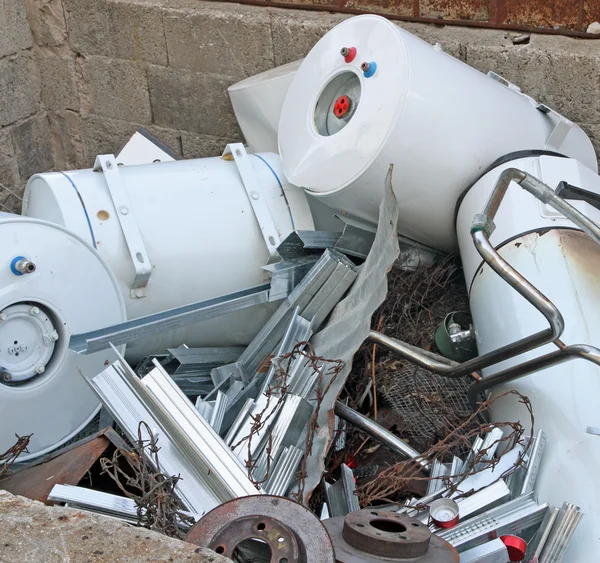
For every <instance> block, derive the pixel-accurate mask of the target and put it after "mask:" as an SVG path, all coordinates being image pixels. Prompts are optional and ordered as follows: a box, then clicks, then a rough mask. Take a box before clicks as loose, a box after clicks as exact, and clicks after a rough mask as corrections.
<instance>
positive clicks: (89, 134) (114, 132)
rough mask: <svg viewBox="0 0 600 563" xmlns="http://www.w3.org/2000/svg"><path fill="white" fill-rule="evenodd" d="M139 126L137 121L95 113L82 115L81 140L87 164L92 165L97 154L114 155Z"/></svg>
mask: <svg viewBox="0 0 600 563" xmlns="http://www.w3.org/2000/svg"><path fill="white" fill-rule="evenodd" d="M139 126H140V124H139V123H131V122H127V121H120V120H118V119H109V118H107V117H100V116H97V115H89V116H87V117H84V118H83V142H84V148H85V158H86V161H87V166H93V165H94V161H95V160H96V156H98V155H99V154H114V155H116V154H117V153H118V152H119V151H120V150H121V148H122V147H123V145H124V144H125V143H126V142H127V140H128V139H129V137H131V135H133V134H134V133H135V132H136V131H137V128H138V127H139Z"/></svg>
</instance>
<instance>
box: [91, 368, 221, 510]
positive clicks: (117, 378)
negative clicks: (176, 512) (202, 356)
mask: <svg viewBox="0 0 600 563" xmlns="http://www.w3.org/2000/svg"><path fill="white" fill-rule="evenodd" d="M86 380H87V381H88V383H89V384H90V386H91V388H92V389H93V391H94V392H95V393H96V395H97V396H98V398H99V399H100V401H101V402H102V404H103V405H104V407H105V408H106V410H107V411H108V412H109V413H110V415H111V416H112V418H113V419H114V420H115V421H116V422H117V424H118V425H119V427H120V428H121V430H122V431H123V432H124V433H125V434H126V435H127V437H128V438H129V440H130V441H131V442H132V443H135V442H136V441H137V440H138V427H139V424H140V423H141V422H145V423H146V424H148V426H149V427H150V428H151V429H152V432H153V433H154V436H155V438H156V439H158V442H159V444H160V464H161V470H162V471H163V472H164V473H166V474H168V475H179V476H181V480H180V481H179V482H178V483H177V486H176V488H175V493H176V494H177V496H178V497H179V499H180V500H181V502H182V503H183V505H184V507H185V508H187V509H188V510H190V511H192V512H195V513H198V514H204V513H205V512H206V511H207V510H210V509H211V508H212V507H213V505H215V506H216V504H218V503H219V499H218V498H216V497H214V496H213V495H212V493H211V492H210V490H209V489H208V487H207V486H206V484H205V482H204V475H206V471H207V470H208V467H201V466H198V467H197V466H195V465H194V462H193V461H192V460H191V459H190V457H189V456H186V455H184V454H183V452H182V451H181V447H180V445H179V443H177V442H175V441H174V440H173V438H172V436H171V435H170V434H169V432H168V430H166V429H165V428H163V427H162V425H161V424H160V423H159V420H158V417H157V416H156V415H155V409H154V402H153V401H151V400H150V399H149V398H148V393H147V391H146V389H145V387H144V386H143V385H142V383H141V381H140V380H139V379H138V378H137V376H136V375H135V373H134V372H133V371H132V370H131V368H130V367H129V365H128V364H127V362H125V361H124V360H123V359H122V358H119V360H117V361H116V362H115V363H113V364H112V365H110V366H108V367H107V368H106V369H105V370H103V371H102V372H100V373H99V374H98V375H97V376H95V377H93V378H91V379H88V378H86ZM148 461H149V462H150V463H151V464H152V462H153V460H152V458H151V457H150V456H148ZM202 469H204V470H205V473H204V475H202V474H201V473H202Z"/></svg>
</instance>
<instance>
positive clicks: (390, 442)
mask: <svg viewBox="0 0 600 563" xmlns="http://www.w3.org/2000/svg"><path fill="white" fill-rule="evenodd" d="M335 414H337V415H338V416H339V417H340V418H342V419H344V420H346V421H348V422H349V423H350V424H352V425H354V426H356V428H358V429H359V430H362V431H363V432H364V433H365V434H368V435H369V436H371V437H373V438H375V439H376V440H378V441H379V442H381V443H382V444H383V445H384V446H387V447H388V448H390V449H391V450H393V451H395V452H397V453H399V454H400V455H402V456H404V457H406V458H409V459H412V460H414V462H415V463H417V464H418V465H420V466H421V469H422V470H423V471H425V472H427V473H429V468H430V463H429V462H428V461H427V460H426V459H423V457H422V456H421V454H420V453H419V452H418V451H417V450H415V449H414V448H412V447H411V446H409V445H408V444H407V443H406V442H404V441H403V440H401V439H400V438H398V436H395V435H394V434H392V433H391V432H390V431H389V430H386V429H385V428H384V427H383V426H381V424H377V422H375V421H374V420H371V419H370V418H367V417H366V416H364V415H362V414H360V413H359V412H356V411H355V410H353V409H351V408H350V407H347V406H346V405H344V403H342V402H340V401H336V403H335Z"/></svg>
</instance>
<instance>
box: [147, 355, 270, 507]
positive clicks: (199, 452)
mask: <svg viewBox="0 0 600 563" xmlns="http://www.w3.org/2000/svg"><path fill="white" fill-rule="evenodd" d="M142 385H143V386H144V387H145V388H146V389H147V391H148V398H149V399H150V400H151V401H152V402H153V403H154V405H153V406H155V407H156V410H157V411H158V414H159V418H160V423H161V425H162V426H163V427H164V428H165V430H167V431H168V432H169V433H170V434H171V436H174V437H176V438H177V439H178V441H180V443H181V445H182V449H183V452H184V453H185V454H186V455H187V456H188V457H190V458H191V459H192V460H194V461H195V463H196V464H197V467H198V468H201V469H204V470H206V471H207V472H206V473H204V472H203V475H202V477H203V480H204V484H205V488H207V489H208V490H209V491H210V492H211V493H212V496H213V497H215V498H216V499H217V500H218V501H219V502H218V504H222V503H223V502H226V501H228V500H232V499H234V498H237V497H242V496H246V495H252V494H258V493H259V492H260V491H257V489H256V487H255V485H254V484H253V483H252V482H251V481H250V479H249V478H248V475H247V473H246V470H245V468H244V467H243V466H242V465H241V464H240V462H239V460H238V459H237V458H236V457H235V456H234V455H233V452H232V451H231V449H230V448H228V447H227V446H226V445H225V443H224V442H223V440H221V438H220V437H219V435H218V434H217V433H216V432H215V431H214V430H213V429H212V428H211V426H210V424H208V423H207V422H206V421H205V420H204V419H203V418H202V417H201V416H200V414H199V413H198V411H197V410H196V409H195V408H194V406H193V405H192V403H190V401H189V400H188V399H187V397H186V396H185V395H184V394H183V393H182V392H181V390H180V389H179V388H178V387H177V385H176V384H175V382H174V381H173V380H172V379H171V378H170V377H169V375H168V374H167V373H166V372H165V371H164V370H163V369H162V367H160V365H159V366H157V367H156V369H154V370H152V371H151V372H150V373H149V374H148V375H147V376H146V377H144V378H143V379H142ZM215 506H216V505H215ZM213 508H214V507H213Z"/></svg>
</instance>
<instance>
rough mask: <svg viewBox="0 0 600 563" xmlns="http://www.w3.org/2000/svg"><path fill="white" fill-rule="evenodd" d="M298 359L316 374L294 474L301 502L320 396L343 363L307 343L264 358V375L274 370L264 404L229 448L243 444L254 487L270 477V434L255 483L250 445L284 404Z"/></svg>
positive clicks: (320, 402) (332, 380) (325, 391)
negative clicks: (262, 469)
mask: <svg viewBox="0 0 600 563" xmlns="http://www.w3.org/2000/svg"><path fill="white" fill-rule="evenodd" d="M299 358H304V360H305V361H304V365H303V366H302V367H303V368H307V367H309V366H310V368H311V369H312V371H313V373H316V374H317V381H316V385H315V393H316V399H315V408H314V410H313V413H312V415H311V417H310V419H309V422H308V425H307V434H306V441H305V454H304V456H303V458H302V462H301V465H300V468H299V470H298V473H297V475H298V493H297V495H296V497H297V499H302V498H303V496H304V481H305V479H306V458H307V457H308V456H309V455H310V454H311V453H312V446H313V440H314V435H315V433H316V431H317V429H318V422H317V420H318V416H319V412H320V408H321V405H322V402H323V398H324V396H325V395H326V394H327V392H328V391H329V389H330V388H331V385H332V384H333V382H334V381H335V378H336V377H337V375H338V374H339V373H340V372H341V371H342V369H343V368H344V365H345V364H344V362H343V361H342V360H329V359H327V358H324V357H322V356H317V354H316V353H315V351H314V348H313V347H312V345H311V344H310V343H309V342H307V341H304V342H298V343H296V344H295V346H294V348H293V349H292V351H291V352H288V353H286V354H282V355H281V356H279V357H277V358H267V361H266V363H265V371H267V372H268V371H269V370H268V369H266V365H267V362H268V363H269V364H270V365H273V366H275V373H274V374H273V378H272V381H270V382H269V384H268V387H267V389H266V391H265V393H264V395H265V396H266V398H267V401H266V404H265V406H264V407H263V409H262V410H261V411H260V412H259V413H257V414H256V415H252V416H251V418H252V425H251V428H250V431H249V433H248V435H246V436H244V437H243V438H241V439H240V440H239V441H238V442H236V443H235V444H233V445H232V449H233V450H235V449H236V448H238V447H239V446H240V445H242V444H244V443H246V459H245V462H244V463H245V466H246V469H247V471H248V478H249V479H250V480H251V481H252V482H253V483H254V484H255V485H257V486H259V485H261V484H262V483H264V482H266V481H267V480H268V478H269V476H270V472H271V465H272V463H273V458H272V456H271V445H272V444H271V434H270V433H269V435H268V436H267V437H266V438H265V439H266V440H267V444H266V447H265V452H266V456H267V467H266V471H265V474H264V475H262V476H260V478H259V479H257V478H256V476H255V475H253V470H254V468H255V467H256V463H257V459H254V458H253V456H252V443H253V440H256V439H261V431H262V430H263V429H264V428H265V427H266V426H267V423H268V422H269V421H270V420H271V419H272V418H274V417H275V416H277V414H278V412H279V409H280V406H281V405H282V403H283V401H284V400H285V397H286V394H287V392H288V383H289V372H290V369H291V367H292V364H293V363H294V362H296V361H297V360H298V359H299ZM325 378H327V380H328V382H327V384H325V385H324V384H323V381H324V379H325Z"/></svg>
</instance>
